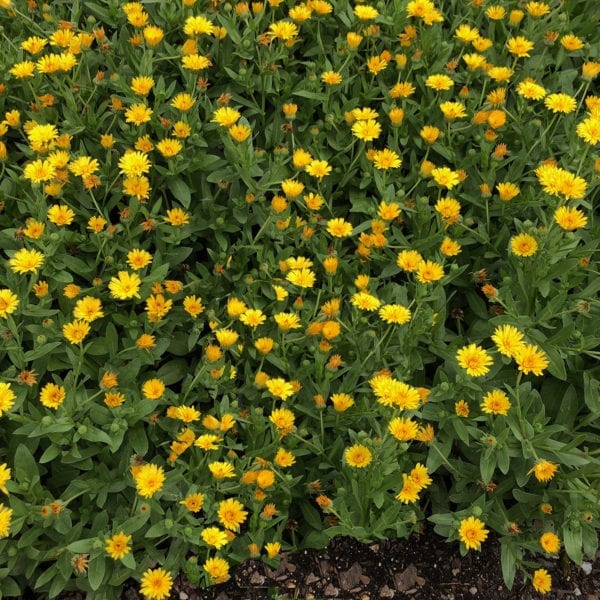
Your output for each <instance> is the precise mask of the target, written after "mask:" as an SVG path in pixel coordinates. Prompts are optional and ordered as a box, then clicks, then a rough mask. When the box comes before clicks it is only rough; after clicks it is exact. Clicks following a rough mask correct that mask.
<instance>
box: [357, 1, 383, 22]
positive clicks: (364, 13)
mask: <svg viewBox="0 0 600 600" xmlns="http://www.w3.org/2000/svg"><path fill="white" fill-rule="evenodd" d="M354 14H355V15H356V17H357V18H358V19H360V20H361V21H372V20H373V19H376V18H377V17H378V16H379V11H378V10H377V9H376V8H375V7H373V6H369V5H368V4H359V5H358V6H355V7H354Z"/></svg>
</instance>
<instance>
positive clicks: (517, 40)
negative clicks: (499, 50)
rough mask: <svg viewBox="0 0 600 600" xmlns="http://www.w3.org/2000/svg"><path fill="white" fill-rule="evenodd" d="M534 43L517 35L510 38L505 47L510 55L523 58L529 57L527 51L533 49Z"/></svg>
mask: <svg viewBox="0 0 600 600" xmlns="http://www.w3.org/2000/svg"><path fill="white" fill-rule="evenodd" d="M533 46H534V43H533V42H532V41H530V40H528V39H527V38H525V37H523V36H521V35H518V36H517V37H514V38H510V39H509V40H508V41H507V42H506V47H507V48H508V51H509V52H510V53H511V54H514V55H515V56H516V57H518V58H524V57H526V56H531V54H529V51H530V50H532V49H533Z"/></svg>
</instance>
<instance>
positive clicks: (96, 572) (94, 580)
mask: <svg viewBox="0 0 600 600" xmlns="http://www.w3.org/2000/svg"><path fill="white" fill-rule="evenodd" d="M105 571H106V561H105V560H104V556H99V557H98V558H94V559H92V560H91V561H90V566H89V569H88V581H89V584H90V587H91V588H92V589H93V590H94V591H96V590H97V589H98V588H99V587H100V586H101V585H102V580H103V579H104V573H105Z"/></svg>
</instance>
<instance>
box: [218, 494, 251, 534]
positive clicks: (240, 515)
mask: <svg viewBox="0 0 600 600" xmlns="http://www.w3.org/2000/svg"><path fill="white" fill-rule="evenodd" d="M217 515H218V518H219V522H220V523H221V525H223V527H225V528H226V529H229V530H230V531H239V530H240V525H241V524H242V523H244V521H245V520H246V518H247V517H248V511H246V510H244V505H243V504H242V503H241V502H240V501H239V500H236V499H235V498H228V499H227V500H223V501H221V502H219V509H218V511H217Z"/></svg>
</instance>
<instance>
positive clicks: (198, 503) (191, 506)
mask: <svg viewBox="0 0 600 600" xmlns="http://www.w3.org/2000/svg"><path fill="white" fill-rule="evenodd" d="M179 504H183V506H185V507H186V508H187V509H188V510H189V511H190V512H193V513H195V512H199V511H200V510H201V508H202V505H203V504H204V494H200V493H196V494H188V495H187V496H186V497H185V498H184V499H183V500H181V501H180V502H179Z"/></svg>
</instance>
